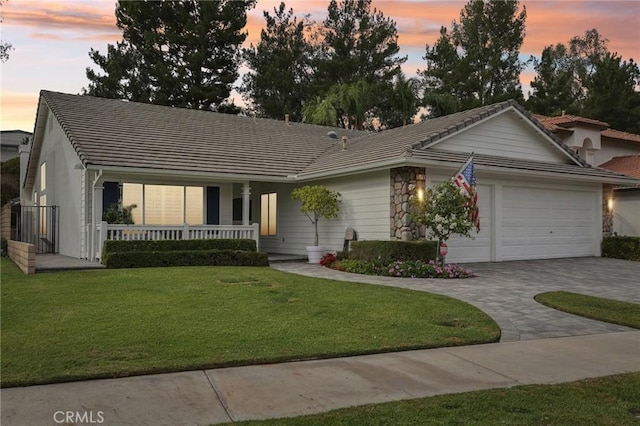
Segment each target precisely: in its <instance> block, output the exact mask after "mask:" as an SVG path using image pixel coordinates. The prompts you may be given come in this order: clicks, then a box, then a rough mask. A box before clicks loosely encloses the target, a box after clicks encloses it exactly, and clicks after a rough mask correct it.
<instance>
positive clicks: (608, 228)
mask: <svg viewBox="0 0 640 426" xmlns="http://www.w3.org/2000/svg"><path fill="white" fill-rule="evenodd" d="M610 199H613V185H607V184H603V185H602V236H603V237H608V236H610V235H611V234H612V233H613V211H609V200H610Z"/></svg>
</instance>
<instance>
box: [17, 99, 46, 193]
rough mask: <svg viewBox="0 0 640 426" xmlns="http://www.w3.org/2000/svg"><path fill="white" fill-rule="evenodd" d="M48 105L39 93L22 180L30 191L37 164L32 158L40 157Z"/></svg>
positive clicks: (25, 187) (24, 186)
mask: <svg viewBox="0 0 640 426" xmlns="http://www.w3.org/2000/svg"><path fill="white" fill-rule="evenodd" d="M48 110H49V105H47V101H46V100H45V99H44V97H43V96H42V93H41V94H40V97H39V99H38V106H37V108H36V121H35V123H34V125H33V140H32V142H31V151H30V153H29V159H28V160H27V167H26V171H25V178H24V182H23V184H22V185H23V188H24V189H25V190H26V191H27V192H30V191H31V189H32V188H33V184H34V183H35V177H36V172H37V167H38V165H37V164H36V162H37V161H34V158H35V159H36V160H37V159H38V158H40V151H41V150H42V140H43V138H44V129H45V127H46V123H47V115H48Z"/></svg>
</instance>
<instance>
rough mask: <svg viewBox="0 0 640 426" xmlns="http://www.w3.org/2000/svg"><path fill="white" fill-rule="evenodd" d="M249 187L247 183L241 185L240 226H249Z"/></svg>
mask: <svg viewBox="0 0 640 426" xmlns="http://www.w3.org/2000/svg"><path fill="white" fill-rule="evenodd" d="M250 200H251V187H250V186H249V182H243V183H242V224H243V225H249V209H250V208H251V203H250Z"/></svg>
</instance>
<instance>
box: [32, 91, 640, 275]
mask: <svg viewBox="0 0 640 426" xmlns="http://www.w3.org/2000/svg"><path fill="white" fill-rule="evenodd" d="M334 136H336V137H337V138H336V137H334ZM342 136H346V137H347V140H346V141H345V143H344V144H343V143H342V139H341V137H342ZM472 151H473V152H475V156H474V159H475V163H476V173H477V178H478V191H479V203H480V220H481V228H482V229H481V232H480V234H478V235H477V237H476V238H475V239H474V240H469V239H465V240H464V241H460V242H459V243H458V242H455V241H452V242H451V244H449V256H448V258H449V260H455V261H468V262H471V261H491V260H494V261H500V260H508V259H529V258H531V259H533V258H541V257H568V256H597V255H599V242H600V240H601V232H602V211H601V207H602V184H605V183H606V184H624V185H636V184H638V183H640V181H639V180H638V179H635V178H631V177H628V176H624V175H621V174H617V173H613V172H608V171H605V170H602V169H597V168H594V167H591V166H589V165H588V164H587V163H585V162H584V160H583V159H581V158H579V157H578V156H577V154H575V153H574V152H572V151H570V150H569V149H567V147H566V146H564V145H563V144H562V143H561V142H560V141H559V140H558V139H557V138H555V136H553V135H552V134H550V133H549V132H548V131H546V130H545V129H544V128H543V127H542V126H541V125H540V123H539V122H538V121H537V120H536V119H535V118H533V117H532V116H531V115H529V114H528V113H527V112H526V111H524V110H523V109H522V107H521V106H519V105H518V104H517V103H515V102H512V101H507V102H501V103H498V104H494V105H488V106H484V107H480V108H476V109H474V110H469V111H464V112H460V113H457V114H453V115H450V116H445V117H440V118H436V119H432V120H426V121H424V122H421V123H417V124H412V125H408V126H405V127H401V128H396V129H391V130H386V131H383V132H378V133H367V132H359V131H352V130H345V129H333V128H329V127H323V126H315V125H308V124H302V123H291V122H288V123H287V122H284V121H277V120H266V119H258V118H252V117H241V116H233V115H228V114H218V113H213V112H207V111H195V110H186V109H180V108H169V107H163V106H157V105H147V104H140V103H135V102H122V101H119V100H113V99H101V98H95V97H89V96H77V95H67V94H62V93H55V92H47V91H42V92H41V94H40V102H39V105H38V113H37V117H36V125H35V131H34V141H33V146H32V149H31V152H30V154H29V157H28V160H25V161H24V163H25V165H26V167H25V170H24V174H23V182H22V193H21V202H22V204H23V205H57V206H60V239H59V240H60V241H59V243H60V253H62V254H66V255H68V256H72V257H89V258H94V259H95V258H96V256H97V255H98V254H99V250H100V247H99V246H100V241H101V239H102V236H100V235H99V234H98V233H99V230H98V229H99V228H100V227H101V218H102V212H103V210H104V209H106V208H108V204H109V203H110V202H112V200H113V199H114V198H115V197H116V195H117V196H120V195H121V196H122V198H123V202H124V204H126V203H127V201H125V198H127V200H128V199H131V200H132V202H135V203H136V204H137V203H138V202H141V203H142V205H140V206H138V208H137V209H134V212H135V213H136V214H138V215H139V217H138V219H139V220H140V221H141V222H142V223H140V224H137V225H136V226H138V227H150V226H167V227H171V228H172V229H167V230H166V231H167V232H174V233H175V235H179V238H182V236H183V234H189V236H190V231H189V232H188V233H185V232H184V231H185V226H184V222H183V223H177V224H171V225H168V224H167V223H168V222H171V221H177V220H183V221H186V222H187V225H188V227H189V229H191V227H192V226H195V227H200V226H202V227H214V228H211V230H212V232H213V233H212V234H210V235H218V234H215V227H216V226H227V227H231V226H238V229H239V230H240V229H241V228H242V229H244V228H243V227H246V226H250V225H252V224H253V223H258V224H259V225H257V229H258V230H259V231H258V232H259V234H260V236H259V237H258V241H259V247H260V250H261V251H266V252H271V253H283V254H299V255H303V254H304V253H305V251H306V249H305V247H306V246H307V245H309V244H310V243H311V242H312V241H313V229H311V227H310V226H309V224H308V219H307V218H306V217H305V216H304V215H303V214H302V213H300V211H299V205H298V203H296V202H294V201H293V200H291V191H292V190H293V189H294V188H296V187H299V186H304V185H319V184H321V185H325V186H327V187H328V188H329V189H331V190H334V191H338V192H340V193H341V194H342V203H341V208H340V213H339V216H338V218H337V219H335V220H332V221H321V222H320V223H319V232H320V234H321V235H322V244H323V245H325V246H327V247H328V248H329V249H331V250H339V249H341V248H342V246H343V241H344V232H345V229H346V228H347V227H352V228H353V229H355V230H356V232H357V233H358V238H359V239H364V240H388V239H396V238H398V239H403V238H405V239H408V238H409V236H410V237H411V238H415V237H416V233H417V234H418V236H419V230H417V229H416V228H415V227H413V226H412V224H411V223H410V222H409V221H408V218H407V216H406V214H405V213H406V206H405V203H406V201H405V198H406V196H407V195H408V193H409V192H410V191H411V187H412V186H414V185H418V184H419V183H421V182H422V179H423V178H422V176H423V175H424V184H425V185H430V184H431V183H435V182H439V181H442V180H444V179H449V178H450V177H451V176H452V175H453V173H454V172H455V171H456V169H457V168H458V167H460V166H461V165H462V163H463V162H464V160H465V159H466V158H467V157H468V156H469V154H470V153H471V152H472ZM423 170H424V172H423ZM396 179H399V182H396ZM414 181H415V182H414ZM396 183H398V184H399V189H396ZM114 188H115V189H114ZM197 188H200V189H197ZM215 188H217V189H215ZM136 191H137V194H138V198H135V197H133V196H131V193H132V192H136ZM396 191H399V192H398V193H396ZM140 194H141V195H140ZM176 194H178V195H176ZM180 194H182V195H180ZM396 197H398V198H397V199H396ZM147 198H148V199H147ZM170 199H171V200H173V201H172V203H173V204H171V209H172V210H173V211H174V213H176V214H177V215H178V217H179V218H178V219H174V220H169V219H167V217H168V216H167V215H166V214H165V218H164V219H162V218H160V219H158V214H159V213H160V216H162V214H164V213H167V212H168V210H170V208H169V207H170V202H169V200H170ZM198 199H200V200H201V201H198ZM187 200H189V201H187ZM190 200H196V201H193V202H192V201H190ZM215 200H218V202H217V207H216V203H215ZM390 200H391V201H390ZM154 206H155V207H154ZM234 206H235V207H236V208H234ZM238 206H240V207H238ZM154 209H155V210H154ZM136 210H137V212H136ZM194 212H195V213H194ZM216 213H217V217H216ZM156 220H158V221H161V220H166V222H161V223H162V224H153V225H152V224H151V223H149V222H154V221H156ZM216 220H217V223H218V224H214V223H216ZM190 221H192V222H194V223H195V222H200V221H201V222H202V224H199V225H196V224H192V223H190ZM156 223H157V222H156ZM254 226H255V225H254ZM180 227H182V228H180ZM116 231H123V232H122V233H121V235H124V231H129V232H128V233H127V235H130V236H133V235H141V233H144V235H146V233H147V232H150V231H149V230H146V229H140V228H139V229H133V228H131V229H128V230H116ZM207 232H208V231H207ZM164 235H166V234H164Z"/></svg>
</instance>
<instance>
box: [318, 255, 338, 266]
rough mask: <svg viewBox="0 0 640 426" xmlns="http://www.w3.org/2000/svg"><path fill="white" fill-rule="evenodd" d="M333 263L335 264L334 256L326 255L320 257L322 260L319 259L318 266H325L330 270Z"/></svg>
mask: <svg viewBox="0 0 640 426" xmlns="http://www.w3.org/2000/svg"><path fill="white" fill-rule="evenodd" d="M335 262H336V255H335V254H333V253H327V254H325V255H324V256H322V259H320V266H326V267H328V268H331V267H332V266H333V264H334V263H335Z"/></svg>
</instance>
